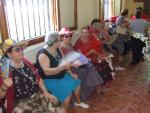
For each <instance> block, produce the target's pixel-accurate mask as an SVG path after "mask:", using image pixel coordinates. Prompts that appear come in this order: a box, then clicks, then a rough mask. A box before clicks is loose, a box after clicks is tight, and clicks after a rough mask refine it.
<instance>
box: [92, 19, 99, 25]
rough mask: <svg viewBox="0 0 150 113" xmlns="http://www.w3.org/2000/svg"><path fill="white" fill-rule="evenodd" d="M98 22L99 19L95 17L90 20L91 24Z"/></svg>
mask: <svg viewBox="0 0 150 113" xmlns="http://www.w3.org/2000/svg"><path fill="white" fill-rule="evenodd" d="M99 22H100V20H99V19H97V18H95V19H93V20H92V21H91V26H92V25H93V24H94V23H99Z"/></svg>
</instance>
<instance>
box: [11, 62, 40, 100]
mask: <svg viewBox="0 0 150 113" xmlns="http://www.w3.org/2000/svg"><path fill="white" fill-rule="evenodd" d="M11 69H12V79H13V84H14V99H22V98H26V97H29V96H31V95H33V94H34V93H36V92H38V90H39V87H38V83H37V80H36V75H35V74H34V73H33V71H32V70H31V69H30V68H29V67H28V66H27V65H26V64H25V65H24V67H23V68H14V67H12V66H11Z"/></svg>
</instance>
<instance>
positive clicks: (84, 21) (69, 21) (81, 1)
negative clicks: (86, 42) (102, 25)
mask: <svg viewBox="0 0 150 113" xmlns="http://www.w3.org/2000/svg"><path fill="white" fill-rule="evenodd" d="M73 1H74V0H60V15H61V16H60V20H61V27H64V26H68V27H73V25H74V2H73ZM77 3H78V4H77V6H78V7H77V10H78V11H77V14H78V29H80V28H82V27H85V26H87V25H89V23H90V22H91V20H93V19H94V18H99V1H98V0H77Z"/></svg>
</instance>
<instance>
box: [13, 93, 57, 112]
mask: <svg viewBox="0 0 150 113" xmlns="http://www.w3.org/2000/svg"><path fill="white" fill-rule="evenodd" d="M56 110H57V108H56V107H53V106H52V104H51V103H50V102H47V101H46V100H45V98H44V96H41V95H40V93H37V94H34V95H32V96H30V97H28V98H24V99H19V100H17V101H16V102H15V106H14V110H13V113H56Z"/></svg>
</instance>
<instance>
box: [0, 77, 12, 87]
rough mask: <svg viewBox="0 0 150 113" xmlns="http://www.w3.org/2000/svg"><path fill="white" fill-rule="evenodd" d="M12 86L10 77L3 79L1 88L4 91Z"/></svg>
mask: <svg viewBox="0 0 150 113" xmlns="http://www.w3.org/2000/svg"><path fill="white" fill-rule="evenodd" d="M12 84H13V81H12V79H11V78H10V77H8V78H6V79H4V81H3V85H2V88H3V89H4V90H7V89H8V88H9V87H11V86H12Z"/></svg>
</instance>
